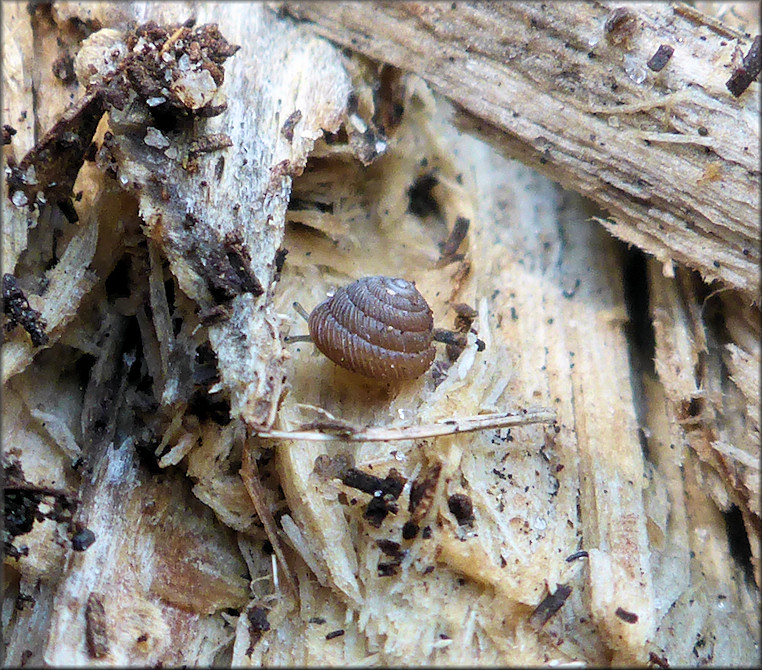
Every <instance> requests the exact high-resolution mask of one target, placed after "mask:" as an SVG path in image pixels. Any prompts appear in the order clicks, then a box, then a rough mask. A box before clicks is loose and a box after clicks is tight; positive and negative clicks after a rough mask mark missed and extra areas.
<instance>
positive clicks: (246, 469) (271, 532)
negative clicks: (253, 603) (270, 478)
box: [240, 442, 298, 597]
mask: <svg viewBox="0 0 762 670" xmlns="http://www.w3.org/2000/svg"><path fill="white" fill-rule="evenodd" d="M240 475H241V479H243V483H244V486H245V487H246V491H247V493H248V494H249V497H250V498H251V502H252V503H253V504H254V509H256V510H257V515H258V516H259V520H260V521H261V522H262V525H263V526H264V529H265V533H266V534H267V538H268V539H269V540H270V544H272V546H273V551H274V552H275V556H276V558H277V559H278V562H279V563H280V567H281V569H282V570H283V575H284V581H285V582H286V584H287V586H288V589H287V590H288V591H289V595H291V596H294V597H295V596H296V594H297V593H298V591H297V588H296V582H295V581H294V577H293V575H292V574H291V569H290V568H289V567H288V563H287V562H286V556H285V554H284V553H283V547H282V545H281V541H280V537H278V526H277V524H276V523H275V518H274V517H273V515H272V512H270V507H269V506H268V504H267V497H266V496H265V491H264V489H263V488H262V483H261V482H260V481H259V469H258V468H257V462H256V460H254V459H253V458H252V456H251V445H250V444H249V443H248V442H246V443H245V444H244V448H243V457H242V459H241V470H240Z"/></svg>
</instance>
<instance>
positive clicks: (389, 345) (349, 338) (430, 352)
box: [309, 277, 436, 381]
mask: <svg viewBox="0 0 762 670" xmlns="http://www.w3.org/2000/svg"><path fill="white" fill-rule="evenodd" d="M433 327H434V317H433V315H432V312H431V308H430V307H429V305H428V303H427V302H426V299H425V298H424V297H423V296H422V295H421V294H420V293H419V292H418V290H417V289H416V288H415V284H412V283H411V282H409V281H407V280H406V279H398V278H393V277H363V278H362V279H358V280H357V281H355V282H353V283H351V284H349V286H345V287H344V288H341V289H339V290H338V291H337V292H336V293H335V294H334V295H333V296H332V297H331V298H328V299H327V300H325V301H323V302H322V303H320V304H319V305H318V306H317V307H316V308H315V309H314V310H312V314H310V318H309V329H310V337H311V338H312V341H313V342H314V343H315V346H316V347H317V348H318V349H320V351H322V352H323V353H324V354H325V355H326V356H327V357H328V358H330V359H331V360H332V361H333V362H334V363H336V364H337V365H340V366H341V367H343V368H346V369H347V370H351V371H352V372H356V373H358V374H361V375H364V376H366V377H373V378H375V379H379V380H382V381H399V380H403V379H415V378H416V377H420V376H421V375H422V374H423V373H424V372H426V370H428V369H429V367H430V366H431V363H432V362H433V360H434V356H435V354H436V351H435V349H434V345H433V343H432V330H433Z"/></svg>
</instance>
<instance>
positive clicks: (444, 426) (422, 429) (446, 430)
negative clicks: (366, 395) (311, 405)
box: [258, 410, 556, 442]
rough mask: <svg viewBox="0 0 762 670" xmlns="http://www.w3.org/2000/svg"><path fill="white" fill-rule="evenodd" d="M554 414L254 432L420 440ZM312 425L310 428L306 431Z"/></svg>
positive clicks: (340, 424) (299, 436) (278, 435)
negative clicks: (411, 424) (406, 424)
mask: <svg viewBox="0 0 762 670" xmlns="http://www.w3.org/2000/svg"><path fill="white" fill-rule="evenodd" d="M555 418H556V415H555V414H554V413H553V412H552V411H550V410H524V411H523V412H503V413H499V414H487V415H479V416H462V417H449V418H447V419H441V420H440V421H438V422H436V423H432V424H428V425H424V426H383V427H373V426H369V427H368V428H358V427H357V426H353V425H351V424H347V423H343V422H331V421H326V422H319V421H318V422H315V423H313V424H312V425H308V426H303V427H302V429H301V430H300V429H297V430H292V431H284V430H270V431H266V432H260V433H258V436H259V437H263V438H274V439H277V440H314V441H317V442H326V441H329V440H342V441H346V442H395V441H397V440H420V439H424V438H429V437H439V436H441V435H456V434H458V433H470V432H473V431H475V430H489V429H491V428H498V429H499V428H508V427H510V426H529V425H532V424H533V423H552V422H553V421H555ZM310 428H314V430H310Z"/></svg>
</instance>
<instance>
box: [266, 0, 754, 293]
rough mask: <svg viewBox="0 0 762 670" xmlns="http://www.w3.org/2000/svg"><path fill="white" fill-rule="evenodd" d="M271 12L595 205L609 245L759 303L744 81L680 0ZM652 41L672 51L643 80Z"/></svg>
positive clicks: (716, 32)
mask: <svg viewBox="0 0 762 670" xmlns="http://www.w3.org/2000/svg"><path fill="white" fill-rule="evenodd" d="M279 6H280V7H281V8H282V9H283V10H285V11H286V12H288V13H289V14H291V15H293V16H295V17H298V18H300V19H303V20H305V21H307V22H310V25H311V26H312V27H313V28H314V29H315V31H316V32H318V33H319V34H321V35H324V36H326V37H328V38H330V39H331V40H333V41H335V42H337V43H339V44H341V45H343V46H346V47H349V48H351V49H354V50H357V51H359V52H360V53H363V54H366V55H368V56H370V57H372V58H374V59H376V60H379V61H381V62H384V63H390V64H393V65H395V66H397V67H400V68H403V69H404V70H406V71H410V72H415V73H416V74H418V75H420V76H421V77H423V78H424V79H425V80H426V81H427V82H429V83H430V84H431V85H432V87H433V88H434V89H435V90H437V91H439V92H440V93H442V94H443V95H445V96H447V97H449V98H451V99H452V100H453V101H455V102H456V103H458V104H459V105H461V106H462V107H463V109H464V111H465V112H466V113H467V114H466V115H465V116H464V118H463V119H462V120H461V123H462V124H463V126H464V127H466V128H468V129H470V130H474V129H475V130H478V131H481V132H484V133H486V135H487V137H488V138H489V139H490V140H491V141H493V142H496V143H498V144H500V145H502V147H503V149H504V150H505V151H506V152H507V154H508V155H510V156H511V157H513V158H518V159H519V160H521V161H522V162H524V163H526V164H529V165H531V166H532V167H534V168H535V169H537V170H538V171H539V172H541V173H543V174H545V175H547V176H548V177H550V178H551V179H553V180H554V181H558V182H560V183H561V184H562V185H564V186H565V187H566V188H570V189H573V190H575V191H577V192H579V193H581V194H583V195H585V196H587V197H589V198H590V199H591V200H593V201H594V202H596V203H598V204H599V205H600V206H601V207H603V208H604V209H605V210H606V211H607V212H608V214H609V215H610V216H609V217H607V218H605V219H601V222H602V223H603V225H605V226H606V228H607V229H608V230H609V231H610V232H611V233H612V234H614V235H616V236H617V237H619V238H621V239H623V240H624V241H626V242H629V243H632V244H636V245H637V246H639V247H641V248H643V249H645V250H646V251H648V252H649V253H651V254H653V255H654V256H655V257H656V258H658V259H659V260H660V261H661V262H662V263H664V264H670V263H671V262H672V261H673V260H675V261H679V262H681V263H685V264H686V265H688V266H689V267H692V268H695V269H697V270H699V271H700V272H701V275H702V276H703V277H704V278H705V279H706V280H707V281H711V280H714V279H721V280H722V281H723V283H724V284H726V285H728V286H732V287H736V288H739V289H741V290H742V291H744V292H745V294H746V296H747V299H750V300H754V301H758V299H759V292H760V280H759V272H758V268H759V259H760V257H759V249H760V235H759V226H758V225H757V219H758V212H759V192H760V171H759V163H760V141H759V123H758V117H759V111H760V110H759V94H758V91H759V88H758V87H759V84H752V86H751V88H750V89H749V90H748V91H747V92H746V93H745V94H744V95H742V96H741V97H740V98H738V99H736V98H734V97H733V96H732V95H731V94H730V93H729V91H728V90H727V88H726V85H725V84H726V81H727V80H728V78H729V77H730V75H731V74H732V72H733V68H735V67H737V66H739V65H740V62H739V59H738V54H739V53H743V54H746V52H747V51H749V49H750V47H751V43H752V40H751V38H750V37H749V36H748V35H746V34H743V33H741V32H739V31H737V30H733V29H730V28H728V27H725V26H723V25H722V24H719V23H718V22H716V21H712V20H711V19H710V18H709V17H705V16H704V15H702V14H701V13H700V12H696V11H695V10H690V8H686V7H685V6H684V5H682V4H681V3H669V4H668V3H662V4H656V5H643V4H641V3H626V2H625V3H614V2H600V3H544V4H539V3H520V2H519V3H516V2H511V3H500V4H483V3H465V2H458V3H453V4H452V5H450V4H448V3H430V4H426V3H358V2H331V3H299V2H286V3H283V4H281V5H279ZM617 12H618V13H619V14H618V15H617V14H616V13H617ZM661 44H668V45H671V46H673V47H674V49H675V51H674V55H673V56H672V58H671V59H670V61H669V64H668V65H667V66H666V67H665V68H664V69H663V70H662V71H661V72H659V73H656V72H653V71H651V70H649V69H648V68H647V67H646V63H647V61H648V60H649V58H650V57H651V56H652V55H653V54H654V53H655V52H656V50H657V49H658V47H659V46H660V45H661Z"/></svg>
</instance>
